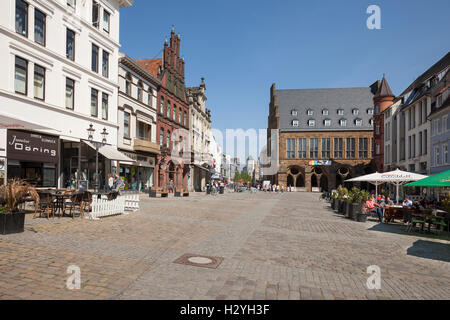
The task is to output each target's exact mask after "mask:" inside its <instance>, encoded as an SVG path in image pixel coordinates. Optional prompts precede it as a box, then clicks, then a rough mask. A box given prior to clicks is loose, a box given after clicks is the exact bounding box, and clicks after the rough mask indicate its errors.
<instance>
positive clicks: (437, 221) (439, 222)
mask: <svg viewBox="0 0 450 320" xmlns="http://www.w3.org/2000/svg"><path fill="white" fill-rule="evenodd" d="M432 221H433V222H432V223H433V224H434V225H435V226H436V232H437V233H438V234H441V233H442V231H444V230H445V228H446V227H447V223H446V222H445V221H444V220H440V219H433V220H432Z"/></svg>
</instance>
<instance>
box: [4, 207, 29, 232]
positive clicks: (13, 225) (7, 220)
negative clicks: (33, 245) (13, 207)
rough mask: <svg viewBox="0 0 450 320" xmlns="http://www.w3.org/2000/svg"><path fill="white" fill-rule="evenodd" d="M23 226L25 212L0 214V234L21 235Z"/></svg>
mask: <svg viewBox="0 0 450 320" xmlns="http://www.w3.org/2000/svg"><path fill="white" fill-rule="evenodd" d="M24 225H25V212H16V213H0V234H12V233H21V232H23V231H24Z"/></svg>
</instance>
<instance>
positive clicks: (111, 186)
mask: <svg viewBox="0 0 450 320" xmlns="http://www.w3.org/2000/svg"><path fill="white" fill-rule="evenodd" d="M124 186H125V184H124V183H123V181H122V178H120V176H119V175H118V174H116V175H114V176H113V175H112V174H111V173H110V174H108V184H107V186H106V188H107V191H108V192H111V191H117V192H118V191H120V189H122V188H123V187H124Z"/></svg>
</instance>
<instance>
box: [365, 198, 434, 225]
mask: <svg viewBox="0 0 450 320" xmlns="http://www.w3.org/2000/svg"><path fill="white" fill-rule="evenodd" d="M401 204H402V207H404V208H414V209H425V208H428V207H430V206H431V205H433V204H434V202H433V200H430V199H427V198H423V199H422V200H421V201H412V200H411V199H410V197H408V196H407V197H405V199H403V201H401ZM393 205H394V202H393V201H392V200H391V198H389V197H385V196H384V195H381V196H379V197H378V198H377V199H375V197H374V196H372V197H371V198H369V200H367V201H366V208H367V210H368V211H369V212H373V213H376V214H377V215H378V218H379V220H380V223H383V212H384V209H386V208H387V207H390V206H393Z"/></svg>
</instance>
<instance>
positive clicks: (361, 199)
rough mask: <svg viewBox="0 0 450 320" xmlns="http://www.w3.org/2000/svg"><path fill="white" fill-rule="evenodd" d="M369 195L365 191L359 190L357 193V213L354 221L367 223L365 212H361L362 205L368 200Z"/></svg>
mask: <svg viewBox="0 0 450 320" xmlns="http://www.w3.org/2000/svg"><path fill="white" fill-rule="evenodd" d="M369 198H370V193H369V192H367V191H366V190H361V191H360V193H359V212H358V213H357V214H356V221H358V222H366V221H367V211H366V210H362V208H365V207H364V203H365V202H366V201H367V200H369Z"/></svg>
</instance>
